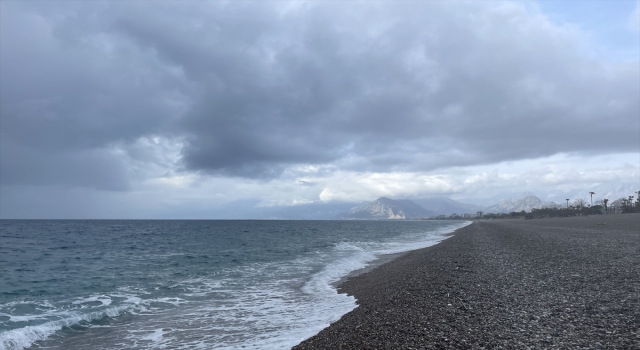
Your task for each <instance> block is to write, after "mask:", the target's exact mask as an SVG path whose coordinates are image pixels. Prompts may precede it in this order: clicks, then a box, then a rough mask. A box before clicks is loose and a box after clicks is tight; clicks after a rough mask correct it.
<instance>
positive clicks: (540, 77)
mask: <svg viewBox="0 0 640 350" xmlns="http://www.w3.org/2000/svg"><path fill="white" fill-rule="evenodd" d="M503 5H504V6H500V7H499V8H496V6H494V4H470V3H463V4H449V3H444V2H410V3H366V4H352V3H317V2H313V3H283V2H276V3H265V4H261V3H244V2H241V3H222V2H214V3H209V4H204V3H201V2H197V3H196V2H188V3H157V2H156V3H153V4H152V3H149V2H136V3H125V2H114V3H110V4H104V3H96V4H82V5H77V4H76V5H73V6H76V7H68V6H72V5H69V3H66V2H64V3H60V4H55V6H54V5H51V4H47V5H44V4H41V3H37V5H34V4H26V5H23V4H16V3H9V4H7V3H3V4H2V6H3V11H2V32H0V34H1V35H2V50H1V52H0V55H2V56H1V61H0V65H1V74H2V82H1V83H0V84H2V86H1V87H2V91H1V93H0V98H1V99H2V100H1V101H0V102H1V104H0V111H1V117H2V138H3V141H2V142H3V145H2V153H1V154H2V165H1V167H2V168H1V170H2V181H3V182H29V183H34V184H35V183H39V182H40V181H44V180H43V179H40V178H38V177H37V176H36V177H33V176H27V175H28V174H33V173H34V172H36V173H37V172H38V169H41V170H48V169H56V167H57V168H60V169H58V171H57V173H60V174H62V175H60V179H62V178H64V179H67V180H66V181H67V182H77V183H93V184H94V185H95V186H102V187H105V188H106V187H109V186H110V185H109V184H112V183H123V184H122V185H118V186H115V187H122V188H124V187H126V186H125V185H124V183H126V178H127V176H128V175H127V171H126V164H120V165H110V166H109V167H108V168H109V169H110V170H105V171H100V170H96V171H95V172H96V173H99V174H104V173H105V172H112V173H114V174H112V175H109V176H106V177H105V176H102V177H100V176H96V175H92V172H91V171H87V168H92V169H99V167H98V168H96V165H95V164H93V163H91V162H88V161H87V160H85V158H82V156H81V155H83V154H84V155H86V154H89V153H90V152H98V153H99V152H102V151H101V150H104V149H108V148H109V147H112V146H113V145H114V144H117V143H131V142H134V141H135V140H136V139H137V138H139V137H143V136H150V135H160V136H166V137H170V138H171V137H173V138H175V137H177V138H181V139H183V140H184V148H183V150H182V166H183V167H184V169H185V170H187V171H199V172H203V173H210V174H218V175H224V176H241V177H266V178H270V177H277V176H278V175H279V174H280V173H281V172H282V171H283V170H285V169H286V168H287V167H288V166H291V165H295V164H336V165H338V166H339V167H340V168H343V169H351V170H375V171H389V170H425V169H433V168H437V167H445V166H452V165H472V164H484V163H492V162H498V161H503V160H513V159H522V158H535V157H541V156H548V155H552V154H555V153H558V152H594V153H606V152H626V151H637V149H638V137H637V134H638V129H639V127H640V126H639V125H638V123H639V121H638V115H640V110H639V105H640V102H639V99H640V97H639V96H640V91H639V90H640V89H639V85H640V83H639V74H638V65H637V62H632V63H630V64H627V65H625V64H610V63H607V64H603V63H602V62H599V61H598V60H596V59H593V58H589V56H588V55H587V54H586V53H585V52H583V51H581V50H582V48H583V47H582V46H581V45H582V44H581V43H579V42H576V40H579V39H580V36H579V35H576V34H575V33H572V32H571V31H570V30H569V29H567V28H558V27H553V26H552V25H550V24H549V23H548V22H547V21H546V20H545V19H544V18H542V17H541V16H539V15H535V14H534V15H532V14H527V13H526V11H524V10H523V9H521V8H519V7H518V6H508V4H506V5H505V4H504V3H503ZM41 6H51V7H50V8H47V9H43V8H42V7H41ZM50 13H53V14H54V15H49V14H50ZM5 140H8V141H5ZM25 150H28V151H29V152H27V151H25ZM17 152H22V153H20V156H17V155H16V154H17ZM101 154H103V153H101ZM105 157H106V156H105ZM44 158H46V159H47V161H46V162H45V161H42V159H44ZM98 163H100V164H109V163H108V162H106V163H105V162H98ZM112 163H113V164H116V163H117V161H116V160H112ZM7 164H10V166H7ZM61 169H64V170H65V171H67V172H66V173H65V172H64V171H62V170H61ZM73 174H76V175H73ZM19 179H21V180H19ZM29 179H30V180H29ZM54 179H55V177H54ZM118 179H119V180H118ZM51 181H54V180H51ZM55 181H62V180H55ZM111 186H114V185H111Z"/></svg>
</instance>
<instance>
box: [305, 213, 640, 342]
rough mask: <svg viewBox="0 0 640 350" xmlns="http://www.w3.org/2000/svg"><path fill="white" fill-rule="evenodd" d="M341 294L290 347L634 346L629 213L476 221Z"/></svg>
mask: <svg viewBox="0 0 640 350" xmlns="http://www.w3.org/2000/svg"><path fill="white" fill-rule="evenodd" d="M340 292H342V293H348V294H350V295H354V296H355V297H356V299H357V300H358V304H359V307H358V308H356V309H355V310H353V311H352V312H350V313H348V314H346V315H344V316H343V317H342V318H341V319H340V320H339V321H337V322H335V323H333V324H332V325H331V326H330V327H328V328H326V329H324V330H323V331H321V332H320V333H319V334H317V335H316V336H314V337H312V338H310V339H307V340H306V341H304V342H302V343H301V344H299V345H297V346H296V347H294V349H640V215H610V216H595V217H585V218H562V219H544V220H504V221H480V222H476V223H474V224H472V225H470V226H467V227H465V228H463V229H460V230H458V231H457V232H456V234H455V235H454V236H453V237H451V238H449V239H447V240H445V241H444V242H442V243H440V244H438V245H436V246H433V247H429V248H425V249H421V250H417V251H414V252H411V253H409V254H407V255H404V256H402V257H400V258H398V259H396V260H394V261H392V262H390V263H387V264H385V265H382V266H380V267H378V268H376V269H374V270H372V271H370V272H367V273H364V274H362V275H358V276H355V277H352V278H350V279H349V280H347V281H346V282H344V283H343V284H342V285H341V286H340Z"/></svg>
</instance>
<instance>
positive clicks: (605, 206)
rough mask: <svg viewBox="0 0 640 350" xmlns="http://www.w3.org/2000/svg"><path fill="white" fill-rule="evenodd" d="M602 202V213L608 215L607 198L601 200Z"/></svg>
mask: <svg viewBox="0 0 640 350" xmlns="http://www.w3.org/2000/svg"><path fill="white" fill-rule="evenodd" d="M603 202H604V212H605V214H608V212H607V203H608V202H609V199H608V198H605V199H604V200H603Z"/></svg>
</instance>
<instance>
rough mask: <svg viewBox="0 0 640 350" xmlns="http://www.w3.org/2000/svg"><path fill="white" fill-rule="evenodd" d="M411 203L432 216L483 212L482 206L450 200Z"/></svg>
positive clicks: (422, 199) (437, 199) (425, 200)
mask: <svg viewBox="0 0 640 350" xmlns="http://www.w3.org/2000/svg"><path fill="white" fill-rule="evenodd" d="M412 201H413V202H415V203H417V204H418V205H420V206H421V207H422V208H424V209H425V210H427V211H429V212H432V213H433V215H451V214H453V213H456V214H475V213H477V212H478V211H480V210H484V207H482V206H479V205H475V204H467V203H461V202H457V201H454V200H453V199H450V198H441V197H436V198H420V199H412Z"/></svg>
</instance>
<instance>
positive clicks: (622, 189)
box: [210, 184, 638, 220]
mask: <svg viewBox="0 0 640 350" xmlns="http://www.w3.org/2000/svg"><path fill="white" fill-rule="evenodd" d="M637 187H638V186H637V185H634V184H621V185H620V186H617V187H615V188H613V187H604V186H603V187H593V188H592V190H593V191H594V192H596V195H595V196H594V197H593V202H594V204H595V203H596V201H597V200H598V199H601V198H609V200H610V201H613V200H615V199H617V198H620V197H626V195H630V194H632V193H634V192H635V188H637ZM583 192H584V191H573V192H564V193H545V194H544V196H543V198H554V199H555V198H561V199H560V201H561V204H557V203H554V202H552V201H543V200H541V199H540V198H539V197H537V196H536V195H535V194H533V193H531V192H525V193H523V194H521V195H517V194H513V193H501V194H497V195H495V196H493V197H491V198H467V199H462V200H461V201H456V200H453V199H450V198H445V197H429V198H415V197H404V198H396V199H392V198H387V197H381V198H378V199H376V200H375V201H373V202H363V203H354V202H338V201H332V202H315V203H309V204H301V205H289V206H286V205H279V206H265V205H262V204H261V202H260V201H259V200H258V199H255V200H241V201H236V202H231V203H227V204H225V205H223V206H221V207H219V208H217V210H216V211H215V213H214V216H213V217H212V218H214V219H218V218H219V219H284V220H326V219H361V220H366V219H416V218H424V217H435V216H438V215H451V214H454V213H455V214H476V213H477V212H478V211H482V212H484V213H485V214H486V213H496V214H497V213H510V212H514V211H515V212H520V211H522V210H524V211H527V212H530V211H531V210H532V209H534V208H553V207H564V206H565V205H566V204H565V203H564V199H565V198H571V199H572V200H573V199H575V198H584V199H586V200H587V201H590V199H591V198H590V197H589V196H588V195H582V193H583ZM587 193H588V192H587ZM462 201H464V202H466V203H463V202H462ZM469 202H471V203H473V204H471V203H469ZM210 215H211V214H210Z"/></svg>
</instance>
